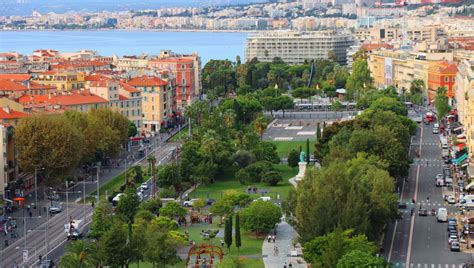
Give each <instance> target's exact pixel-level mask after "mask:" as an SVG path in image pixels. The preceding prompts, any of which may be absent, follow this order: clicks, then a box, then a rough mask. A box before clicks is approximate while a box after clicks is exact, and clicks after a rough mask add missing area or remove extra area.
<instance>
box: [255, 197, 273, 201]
mask: <svg viewBox="0 0 474 268" xmlns="http://www.w3.org/2000/svg"><path fill="white" fill-rule="evenodd" d="M260 200H261V201H265V202H267V201H270V200H272V198H271V197H270V196H261V197H259V198H257V199H255V200H253V201H254V202H255V201H260Z"/></svg>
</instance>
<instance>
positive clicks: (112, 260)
mask: <svg viewBox="0 0 474 268" xmlns="http://www.w3.org/2000/svg"><path fill="white" fill-rule="evenodd" d="M128 240H129V238H128V235H127V231H126V229H125V228H124V225H123V224H122V223H121V222H116V223H115V224H114V225H112V228H111V229H110V230H108V231H107V232H106V233H105V234H104V236H103V237H102V239H101V240H99V241H100V242H99V243H103V245H104V248H106V249H107V250H105V262H106V263H107V264H108V265H110V266H113V267H124V266H127V265H128V264H129V263H130V260H131V259H133V256H134V255H135V250H134V249H133V248H131V247H130V244H129V242H127V241H128Z"/></svg>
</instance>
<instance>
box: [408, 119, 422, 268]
mask: <svg viewBox="0 0 474 268" xmlns="http://www.w3.org/2000/svg"><path fill="white" fill-rule="evenodd" d="M422 143H423V127H422V128H421V133H420V147H419V148H418V153H419V154H420V156H421V144H422ZM419 180H420V166H417V167H416V182H415V196H414V197H413V198H414V199H415V200H417V197H418V182H419ZM414 228H415V216H414V215H413V217H412V220H411V224H410V237H409V238H408V253H407V261H406V263H410V258H411V246H412V243H413V229H414Z"/></svg>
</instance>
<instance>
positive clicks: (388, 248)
mask: <svg viewBox="0 0 474 268" xmlns="http://www.w3.org/2000/svg"><path fill="white" fill-rule="evenodd" d="M420 127H421V128H419V129H418V132H417V135H416V136H415V137H414V138H413V140H412V144H411V148H410V154H411V156H412V157H413V158H414V161H413V164H412V165H411V167H410V171H409V177H408V180H407V181H404V180H401V181H399V182H397V186H396V187H397V190H398V191H399V193H400V201H401V202H404V203H407V204H408V206H407V209H403V210H401V214H402V219H400V220H398V221H397V222H396V223H393V224H390V225H389V226H388V228H387V232H386V234H385V240H384V243H383V249H384V251H383V255H384V256H385V257H386V259H387V260H388V261H390V262H391V263H392V264H393V265H394V266H395V267H461V266H462V265H463V264H466V263H471V262H472V261H473V257H472V256H471V254H466V253H462V252H452V251H450V249H449V245H448V233H447V223H438V221H437V219H436V217H435V216H432V215H431V214H429V215H428V216H419V215H418V210H419V209H420V207H422V208H426V209H427V210H428V211H429V212H431V210H432V209H435V210H436V211H437V210H438V208H440V207H446V208H447V209H448V212H449V213H454V212H456V208H455V207H454V206H453V205H449V204H447V203H445V202H444V200H443V196H442V192H441V191H442V190H441V189H442V188H439V187H436V186H435V176H436V174H438V173H442V164H443V161H442V159H441V149H440V146H439V135H438V134H433V133H432V128H433V124H431V125H424V124H422V125H420ZM415 150H419V152H420V158H417V157H416V155H415ZM413 198H414V199H415V202H416V204H412V199H413ZM412 208H413V209H414V213H413V216H411V213H410V211H411V209H412Z"/></svg>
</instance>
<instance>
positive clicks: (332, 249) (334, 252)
mask: <svg viewBox="0 0 474 268" xmlns="http://www.w3.org/2000/svg"><path fill="white" fill-rule="evenodd" d="M343 254H344V238H343V234H342V230H341V228H340V227H337V228H336V230H335V231H334V235H333V237H332V239H330V240H329V243H328V246H327V248H326V249H325V250H324V251H323V256H322V259H323V266H324V267H336V265H337V262H338V261H339V259H340V258H341V257H342V255H343Z"/></svg>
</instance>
